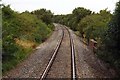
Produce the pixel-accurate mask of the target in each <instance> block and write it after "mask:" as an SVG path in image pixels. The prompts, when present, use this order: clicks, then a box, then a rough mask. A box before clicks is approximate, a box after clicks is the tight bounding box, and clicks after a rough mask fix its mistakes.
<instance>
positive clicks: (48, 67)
mask: <svg viewBox="0 0 120 80" xmlns="http://www.w3.org/2000/svg"><path fill="white" fill-rule="evenodd" d="M63 36H64V31H63V30H62V36H61V39H60V40H58V43H57V46H56V48H55V50H54V52H53V55H52V57H51V59H50V61H49V63H48V65H47V67H46V68H45V70H44V72H43V74H42V76H41V78H40V80H43V79H44V78H45V77H46V76H47V73H48V71H49V70H50V67H51V65H52V63H53V61H54V59H55V57H56V55H57V52H58V50H59V48H60V45H61V43H62V40H63Z"/></svg>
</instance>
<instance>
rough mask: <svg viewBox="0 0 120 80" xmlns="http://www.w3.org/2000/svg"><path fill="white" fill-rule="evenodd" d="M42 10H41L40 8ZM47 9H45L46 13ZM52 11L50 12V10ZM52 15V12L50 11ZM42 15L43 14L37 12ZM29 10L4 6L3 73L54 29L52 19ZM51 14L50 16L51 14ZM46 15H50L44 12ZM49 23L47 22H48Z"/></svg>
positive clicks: (25, 55)
mask: <svg viewBox="0 0 120 80" xmlns="http://www.w3.org/2000/svg"><path fill="white" fill-rule="evenodd" d="M40 11H41V10H40ZM45 12H46V10H44V13H45ZM48 13H50V12H48ZM50 14H51V15H52V13H50ZM37 15H40V16H42V14H37ZM37 15H35V14H31V13H30V12H28V11H25V12H23V13H18V12H15V11H13V10H12V9H11V8H10V6H9V5H8V6H4V5H3V7H2V18H3V21H2V24H3V27H2V28H3V29H2V40H3V42H2V63H3V69H2V70H3V73H4V72H6V71H8V70H10V69H11V68H13V67H14V66H15V65H16V64H18V63H19V62H20V61H21V60H23V59H24V58H25V57H27V56H28V55H29V53H30V52H31V51H32V50H33V48H35V47H36V46H37V45H38V44H39V43H41V42H43V41H45V40H46V39H47V38H48V37H49V36H50V34H51V32H52V31H53V29H54V27H53V25H52V20H51V21H49V23H48V21H47V20H45V19H46V17H42V19H41V18H38V17H37ZM51 15H50V16H51ZM44 16H47V17H48V16H49V15H47V14H44ZM46 23H47V24H46Z"/></svg>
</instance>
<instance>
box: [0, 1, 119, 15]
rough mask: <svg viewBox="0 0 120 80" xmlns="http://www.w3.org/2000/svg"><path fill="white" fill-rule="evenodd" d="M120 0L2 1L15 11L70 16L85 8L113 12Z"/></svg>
mask: <svg viewBox="0 0 120 80" xmlns="http://www.w3.org/2000/svg"><path fill="white" fill-rule="evenodd" d="M118 1H119V0H2V3H4V4H6V5H7V4H10V5H11V8H12V9H13V10H15V11H19V12H23V11H26V10H28V11H33V10H36V9H41V8H46V9H47V10H51V11H52V12H53V13H54V14H69V13H72V10H73V9H75V8H76V7H85V8H87V9H90V10H92V11H95V12H99V11H100V10H102V9H105V8H108V10H110V11H111V12H113V11H114V9H115V4H116V2H118Z"/></svg>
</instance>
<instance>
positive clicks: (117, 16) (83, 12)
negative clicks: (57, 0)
mask: <svg viewBox="0 0 120 80" xmlns="http://www.w3.org/2000/svg"><path fill="white" fill-rule="evenodd" d="M119 20H120V1H119V2H118V3H117V5H116V9H115V12H114V13H113V14H111V13H110V11H107V9H105V10H101V11H100V12H99V13H94V12H92V11H90V10H88V9H85V8H82V7H78V8H76V9H74V10H73V12H72V14H67V15H55V16H54V17H53V21H54V22H56V23H61V24H64V25H66V26H68V27H70V28H71V29H72V30H74V31H77V32H76V33H77V34H78V35H79V36H80V37H82V38H83V37H84V38H86V41H87V43H89V40H90V39H94V40H96V41H97V52H96V54H97V55H98V57H99V58H101V59H102V60H104V61H105V62H107V63H109V64H111V66H113V67H114V68H116V70H117V71H118V73H119V72H120V21H119ZM78 32H79V33H78ZM119 75H120V73H119Z"/></svg>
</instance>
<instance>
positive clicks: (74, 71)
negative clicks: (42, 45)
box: [40, 27, 76, 80]
mask: <svg viewBox="0 0 120 80" xmlns="http://www.w3.org/2000/svg"><path fill="white" fill-rule="evenodd" d="M64 29H66V30H67V32H68V35H69V39H70V49H71V78H72V79H73V80H75V78H76V69H75V51H74V43H73V39H72V36H71V34H70V31H69V30H68V28H67V27H64ZM64 29H63V28H62V36H61V39H60V40H58V43H57V45H56V48H55V50H54V51H53V55H52V57H51V59H50V60H49V62H48V65H47V66H46V68H45V70H44V72H43V74H42V75H41V78H40V80H43V79H45V78H46V76H47V74H48V73H49V70H50V69H51V67H52V64H53V63H54V60H55V58H56V55H57V53H58V52H59V48H60V47H61V43H62V41H63V38H64V35H65V33H64Z"/></svg>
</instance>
